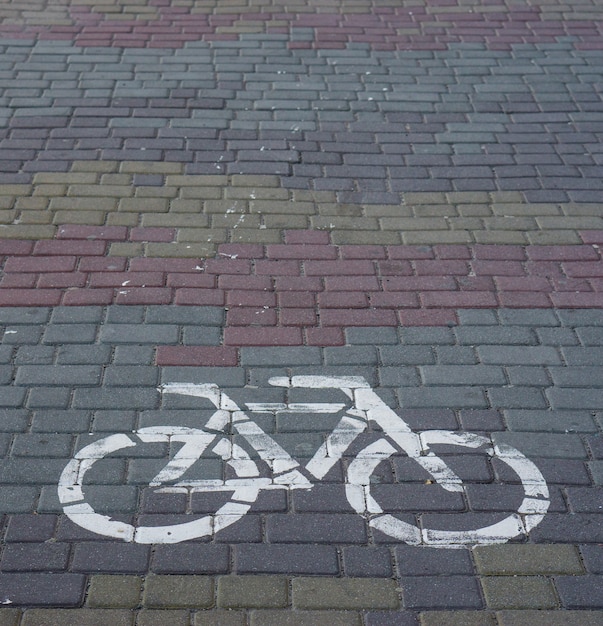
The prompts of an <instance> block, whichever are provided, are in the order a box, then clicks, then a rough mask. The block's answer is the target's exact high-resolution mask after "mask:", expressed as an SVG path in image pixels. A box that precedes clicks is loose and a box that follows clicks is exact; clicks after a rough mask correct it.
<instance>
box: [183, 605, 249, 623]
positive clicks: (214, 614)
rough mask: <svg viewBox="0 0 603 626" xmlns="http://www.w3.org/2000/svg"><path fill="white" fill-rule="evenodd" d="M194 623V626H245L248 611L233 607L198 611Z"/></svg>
mask: <svg viewBox="0 0 603 626" xmlns="http://www.w3.org/2000/svg"><path fill="white" fill-rule="evenodd" d="M193 624H194V626H245V625H246V624H247V613H246V612H245V611H236V610H232V609H212V610H210V611H197V613H195V617H194V621H193Z"/></svg>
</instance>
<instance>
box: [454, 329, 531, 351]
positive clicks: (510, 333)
mask: <svg viewBox="0 0 603 626" xmlns="http://www.w3.org/2000/svg"><path fill="white" fill-rule="evenodd" d="M454 333H455V335H456V337H457V339H458V341H459V343H460V344H462V345H475V344H486V345H496V344H500V345H505V346H514V345H524V346H529V345H535V344H536V343H537V341H536V337H535V335H534V331H533V330H532V329H531V328H528V327H525V326H524V327H522V326H494V327H492V326H457V327H456V328H455V329H454Z"/></svg>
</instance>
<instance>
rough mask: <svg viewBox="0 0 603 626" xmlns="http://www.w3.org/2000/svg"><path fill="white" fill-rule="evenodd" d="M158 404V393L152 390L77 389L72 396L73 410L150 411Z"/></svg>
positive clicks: (139, 388) (137, 388)
mask: <svg viewBox="0 0 603 626" xmlns="http://www.w3.org/2000/svg"><path fill="white" fill-rule="evenodd" d="M158 404H159V392H158V391H157V390H156V389H153V388H144V387H131V388H128V389H120V388H114V387H111V388H109V387H108V388H96V387H89V388H83V387H82V388H78V389H76V390H75V392H74V394H73V408H75V409H97V410H100V409H132V410H140V409H152V408H155V407H156V406H157V405H158Z"/></svg>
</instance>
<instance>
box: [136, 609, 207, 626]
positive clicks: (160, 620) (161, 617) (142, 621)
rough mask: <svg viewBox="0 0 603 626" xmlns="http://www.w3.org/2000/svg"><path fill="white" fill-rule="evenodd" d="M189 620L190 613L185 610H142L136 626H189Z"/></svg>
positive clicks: (138, 615)
mask: <svg viewBox="0 0 603 626" xmlns="http://www.w3.org/2000/svg"><path fill="white" fill-rule="evenodd" d="M190 618H191V614H190V611H186V610H177V609H176V610H174V609H172V610H170V609H167V610H161V609H142V610H140V611H138V613H137V615H136V626H161V625H162V624H165V623H166V621H169V623H170V624H173V626H189V625H190V623H191V621H190ZM217 623H219V622H217Z"/></svg>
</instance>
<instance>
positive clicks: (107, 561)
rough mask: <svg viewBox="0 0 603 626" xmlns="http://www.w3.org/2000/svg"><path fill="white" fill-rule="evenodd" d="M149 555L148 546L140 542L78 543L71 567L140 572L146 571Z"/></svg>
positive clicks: (88, 569) (80, 569)
mask: <svg viewBox="0 0 603 626" xmlns="http://www.w3.org/2000/svg"><path fill="white" fill-rule="evenodd" d="M149 555H150V548H149V546H145V545H141V544H127V543H113V542H108V541H103V542H99V543H94V542H87V543H80V544H77V545H76V546H75V548H74V551H73V562H72V565H71V569H72V571H76V572H86V573H96V572H108V573H139V572H141V573H142V572H146V571H147V568H148V562H149Z"/></svg>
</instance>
